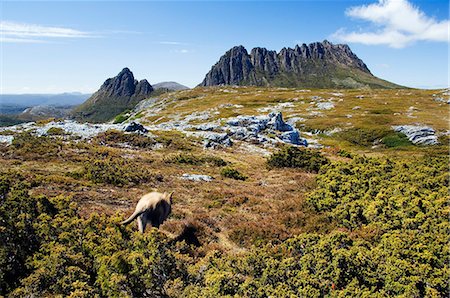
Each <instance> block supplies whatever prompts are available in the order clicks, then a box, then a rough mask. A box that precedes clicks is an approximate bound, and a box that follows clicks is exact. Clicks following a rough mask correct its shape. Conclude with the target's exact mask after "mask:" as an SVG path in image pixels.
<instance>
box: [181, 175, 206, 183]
mask: <svg viewBox="0 0 450 298" xmlns="http://www.w3.org/2000/svg"><path fill="white" fill-rule="evenodd" d="M181 179H184V180H190V181H205V182H211V181H212V180H213V179H214V178H213V177H211V176H208V175H198V174H183V175H182V176H181Z"/></svg>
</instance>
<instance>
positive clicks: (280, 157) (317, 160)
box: [267, 146, 329, 173]
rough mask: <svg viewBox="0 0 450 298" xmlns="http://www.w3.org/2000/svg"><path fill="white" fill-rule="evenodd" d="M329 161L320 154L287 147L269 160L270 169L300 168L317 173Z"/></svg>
mask: <svg viewBox="0 0 450 298" xmlns="http://www.w3.org/2000/svg"><path fill="white" fill-rule="evenodd" d="M328 163H329V161H328V159H327V158H326V157H324V156H323V155H322V154H320V152H318V151H313V150H310V149H300V148H298V147H292V146H285V147H283V148H282V149H281V150H280V151H278V152H276V153H273V154H272V155H271V156H269V158H268V159H267V165H268V166H269V168H299V169H303V170H306V171H308V172H315V173H317V172H318V171H319V170H320V168H321V167H322V166H324V165H326V164H328Z"/></svg>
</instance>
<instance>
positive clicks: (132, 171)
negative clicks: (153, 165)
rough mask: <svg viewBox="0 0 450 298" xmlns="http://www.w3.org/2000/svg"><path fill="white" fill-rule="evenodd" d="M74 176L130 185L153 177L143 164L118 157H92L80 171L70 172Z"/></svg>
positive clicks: (95, 181)
mask: <svg viewBox="0 0 450 298" xmlns="http://www.w3.org/2000/svg"><path fill="white" fill-rule="evenodd" d="M69 175H70V176H72V177H83V178H85V179H88V180H90V181H92V182H94V183H106V184H112V185H118V186H121V185H128V184H140V183H146V182H149V181H151V180H152V179H153V175H152V174H151V173H150V171H149V170H147V169H145V168H143V167H142V166H141V165H139V164H137V163H134V162H131V161H128V160H126V159H123V158H118V157H111V156H108V157H104V158H100V159H95V158H93V159H90V160H89V161H87V162H85V163H84V165H83V169H82V170H81V171H80V172H75V173H71V174H69Z"/></svg>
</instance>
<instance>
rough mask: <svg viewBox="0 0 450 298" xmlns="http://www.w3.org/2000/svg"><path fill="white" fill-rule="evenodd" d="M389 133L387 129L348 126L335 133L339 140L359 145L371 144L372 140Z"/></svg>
mask: <svg viewBox="0 0 450 298" xmlns="http://www.w3.org/2000/svg"><path fill="white" fill-rule="evenodd" d="M389 133H390V131H389V130H387V129H370V128H350V129H347V130H344V131H341V132H339V133H337V134H336V136H337V137H338V138H340V139H341V140H345V141H348V142H350V143H352V144H355V145H359V146H364V147H367V146H372V145H373V142H374V141H376V140H380V139H382V138H383V137H385V136H386V135H388V134H389Z"/></svg>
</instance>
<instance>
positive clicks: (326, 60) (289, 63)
mask: <svg viewBox="0 0 450 298" xmlns="http://www.w3.org/2000/svg"><path fill="white" fill-rule="evenodd" d="M216 85H251V86H275V87H301V88H362V87H372V88H400V87H401V86H398V85H396V84H393V83H390V82H388V81H385V80H382V79H379V78H377V77H375V76H374V75H372V73H371V72H370V70H369V69H368V68H367V66H366V64H365V63H364V62H363V61H362V60H361V59H359V58H358V56H356V54H354V53H353V52H352V51H351V49H350V47H349V46H348V45H345V44H336V45H335V44H332V43H330V42H329V41H327V40H325V41H323V42H314V43H311V44H309V45H306V44H302V45H301V46H299V45H297V46H296V47H295V48H294V49H291V48H283V49H282V50H281V51H280V52H279V53H277V52H276V51H269V50H267V49H265V48H259V47H257V48H254V49H252V50H251V52H250V54H249V53H248V52H247V50H246V49H245V48H244V47H243V46H237V47H233V48H232V49H230V50H229V51H227V52H226V53H225V54H224V55H223V56H222V57H220V59H219V61H218V62H217V63H216V64H215V65H214V66H213V67H212V68H211V70H210V71H209V72H208V73H207V74H206V76H205V79H204V80H203V82H202V83H201V84H200V86H216Z"/></svg>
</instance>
